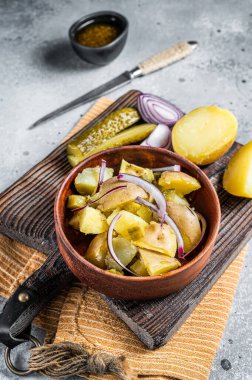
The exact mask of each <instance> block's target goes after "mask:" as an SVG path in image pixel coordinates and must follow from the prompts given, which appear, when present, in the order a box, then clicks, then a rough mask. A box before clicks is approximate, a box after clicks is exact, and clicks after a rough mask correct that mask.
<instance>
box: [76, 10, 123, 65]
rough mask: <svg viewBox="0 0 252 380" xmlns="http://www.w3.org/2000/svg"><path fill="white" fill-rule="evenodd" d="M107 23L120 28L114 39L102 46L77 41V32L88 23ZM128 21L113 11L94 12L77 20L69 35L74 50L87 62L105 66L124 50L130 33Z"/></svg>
mask: <svg viewBox="0 0 252 380" xmlns="http://www.w3.org/2000/svg"><path fill="white" fill-rule="evenodd" d="M96 22H97V23H106V24H111V25H116V26H117V27H119V28H120V33H119V35H118V37H116V38H115V39H114V41H112V42H110V43H109V44H107V45H104V46H102V47H97V48H95V47H89V46H85V45H81V44H80V43H79V42H77V39H76V35H77V33H78V32H79V31H80V30H81V29H82V28H83V27H85V26H86V25H90V24H91V23H96ZM128 25H129V24H128V21H127V19H126V18H125V17H124V16H122V15H121V14H119V13H116V12H112V11H102V12H96V13H92V14H90V15H87V16H84V17H82V18H81V19H80V20H78V21H76V22H75V23H74V24H73V25H72V26H71V28H70V29H69V37H70V41H71V44H72V47H73V49H74V51H75V52H76V53H77V54H78V56H79V57H80V58H81V59H83V60H84V61H86V62H89V63H92V64H94V65H98V66H104V65H106V64H107V63H109V62H111V61H113V59H115V58H116V57H117V56H118V55H119V54H120V53H121V51H122V49H123V47H124V45H125V42H126V40H127V35H128Z"/></svg>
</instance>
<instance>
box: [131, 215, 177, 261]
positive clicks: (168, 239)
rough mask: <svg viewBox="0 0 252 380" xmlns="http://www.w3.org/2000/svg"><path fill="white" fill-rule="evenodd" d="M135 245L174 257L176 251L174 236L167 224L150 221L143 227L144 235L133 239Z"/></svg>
mask: <svg viewBox="0 0 252 380" xmlns="http://www.w3.org/2000/svg"><path fill="white" fill-rule="evenodd" d="M134 244H135V245H136V246H137V247H141V248H145V249H149V250H151V251H157V252H160V253H163V254H164V255H167V256H170V257H174V256H175V254H176V251H177V241H176V236H175V234H174V232H173V230H172V229H171V227H170V226H168V225H167V224H163V226H161V224H159V223H155V222H150V224H149V226H148V227H147V228H146V229H145V233H144V236H143V237H142V238H141V239H138V240H137V241H134Z"/></svg>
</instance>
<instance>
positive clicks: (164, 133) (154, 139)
mask: <svg viewBox="0 0 252 380" xmlns="http://www.w3.org/2000/svg"><path fill="white" fill-rule="evenodd" d="M140 145H143V146H151V147H153V148H164V149H169V148H171V145H172V141H171V130H170V128H169V127H168V126H167V125H164V124H158V125H157V126H156V128H155V129H154V131H153V132H152V133H151V134H150V135H149V136H148V137H147V139H145V140H144V141H143V142H142V143H141V144H140Z"/></svg>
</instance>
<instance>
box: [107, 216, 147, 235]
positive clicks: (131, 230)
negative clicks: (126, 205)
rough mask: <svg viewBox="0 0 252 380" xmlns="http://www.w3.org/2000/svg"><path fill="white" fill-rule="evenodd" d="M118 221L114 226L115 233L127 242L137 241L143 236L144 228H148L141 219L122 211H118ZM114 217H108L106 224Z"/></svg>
mask: <svg viewBox="0 0 252 380" xmlns="http://www.w3.org/2000/svg"><path fill="white" fill-rule="evenodd" d="M119 214H120V215H121V217H120V219H118V221H117V222H116V224H115V231H116V232H117V233H118V234H120V235H122V236H123V237H125V238H126V239H128V240H137V239H140V238H141V237H142V236H144V233H145V228H146V227H148V223H146V222H145V221H144V220H143V219H142V218H140V217H139V216H137V215H134V214H132V213H131V212H128V211H125V210H122V211H119ZM114 217H115V215H111V216H109V217H108V219H107V222H108V224H110V223H111V222H112V219H113V218H114Z"/></svg>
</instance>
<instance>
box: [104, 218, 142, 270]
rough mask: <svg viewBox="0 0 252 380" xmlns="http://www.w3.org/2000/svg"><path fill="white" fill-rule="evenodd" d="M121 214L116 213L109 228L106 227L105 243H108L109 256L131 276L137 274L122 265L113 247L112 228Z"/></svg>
mask: <svg viewBox="0 0 252 380" xmlns="http://www.w3.org/2000/svg"><path fill="white" fill-rule="evenodd" d="M120 217H121V215H120V214H116V216H115V217H114V219H113V220H112V222H111V224H110V226H109V229H108V234H107V243H108V250H109V253H110V256H111V257H112V259H114V260H115V262H116V263H117V264H118V265H119V266H120V267H121V268H122V269H123V270H125V271H126V272H128V273H130V274H132V275H133V276H136V277H137V275H136V274H135V273H134V272H132V271H131V270H130V269H128V268H127V267H126V266H125V265H123V263H122V262H121V261H120V260H119V259H118V257H117V256H116V253H115V251H114V247H113V231H114V228H115V224H116V222H117V221H118V219H120Z"/></svg>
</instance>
